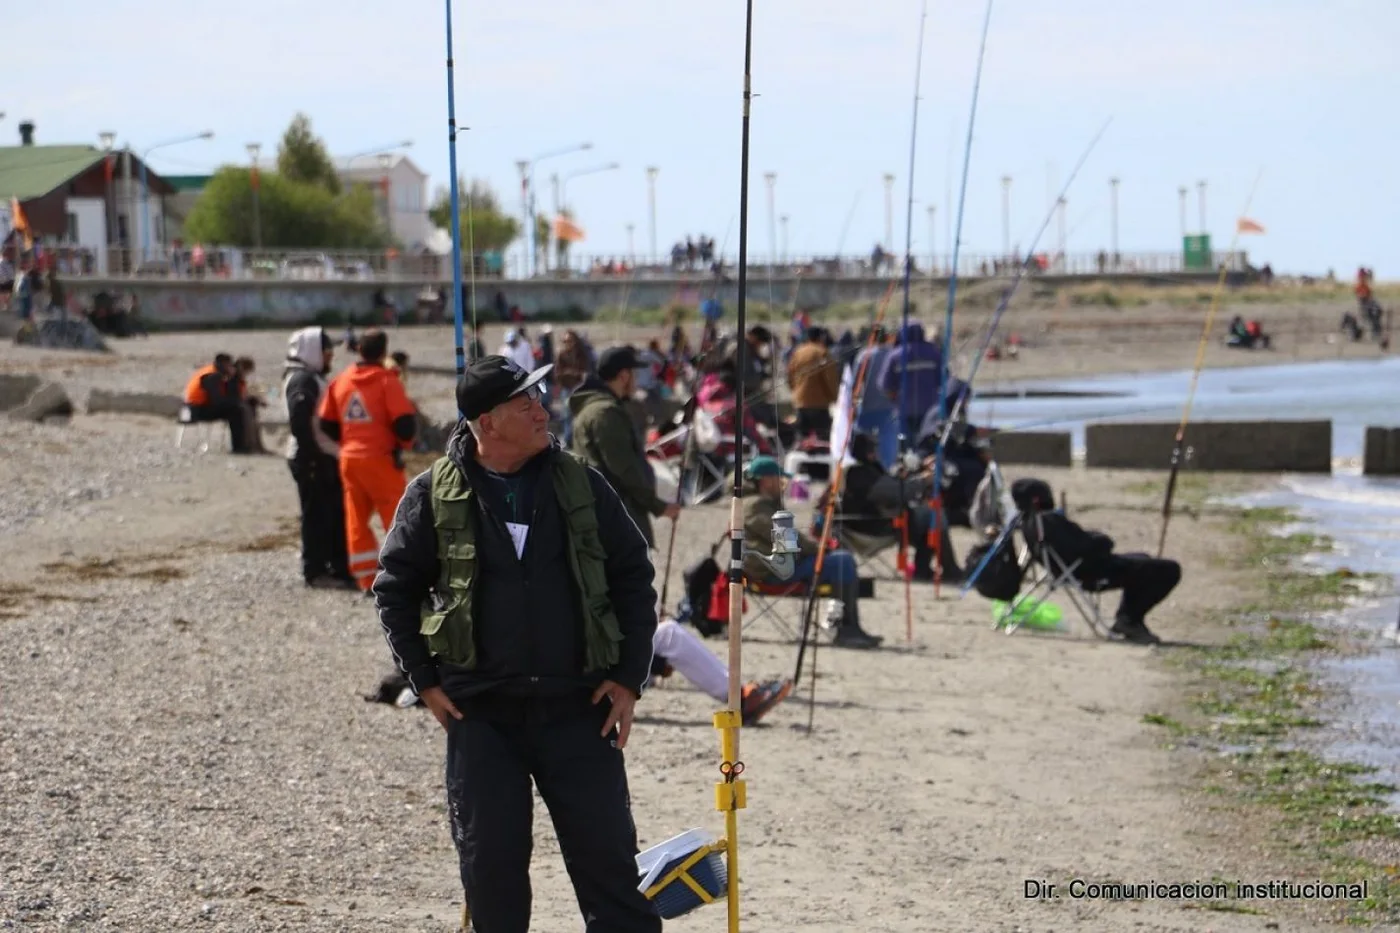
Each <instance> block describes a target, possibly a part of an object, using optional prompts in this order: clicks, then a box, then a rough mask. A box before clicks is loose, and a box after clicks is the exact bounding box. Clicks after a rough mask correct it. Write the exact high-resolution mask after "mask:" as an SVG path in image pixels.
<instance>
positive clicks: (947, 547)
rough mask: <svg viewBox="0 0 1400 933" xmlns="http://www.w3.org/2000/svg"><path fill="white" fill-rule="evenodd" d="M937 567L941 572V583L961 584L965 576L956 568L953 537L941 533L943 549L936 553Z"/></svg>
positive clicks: (956, 557)
mask: <svg viewBox="0 0 1400 933" xmlns="http://www.w3.org/2000/svg"><path fill="white" fill-rule="evenodd" d="M938 565H939V567H940V568H941V569H942V571H943V576H942V582H943V583H962V582H963V581H964V580H965V579H967V576H966V574H964V573H963V572H962V569H961V568H960V567H958V556H957V555H956V554H954V553H953V536H952V535H950V534H948V532H947V531H946V530H944V532H943V547H942V548H941V549H940V550H939V552H938Z"/></svg>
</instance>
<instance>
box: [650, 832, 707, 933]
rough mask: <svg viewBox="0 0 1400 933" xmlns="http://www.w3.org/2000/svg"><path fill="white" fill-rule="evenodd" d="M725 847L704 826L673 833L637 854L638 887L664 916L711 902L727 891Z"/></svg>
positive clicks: (676, 915)
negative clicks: (673, 834) (639, 878)
mask: <svg viewBox="0 0 1400 933" xmlns="http://www.w3.org/2000/svg"><path fill="white" fill-rule="evenodd" d="M724 848H725V846H724V842H723V841H721V840H717V839H715V837H714V836H713V835H711V834H710V833H707V832H706V831H705V830H703V829H691V830H687V831H685V832H683V833H681V834H680V835H679V836H672V837H671V838H670V839H667V840H666V841H665V842H662V843H660V844H658V845H654V846H652V847H651V848H650V849H647V850H646V851H645V852H641V853H639V854H638V855H637V873H638V874H639V875H640V876H641V881H640V883H639V884H638V885H637V889H638V890H639V891H641V892H642V893H643V894H645V895H646V898H647V900H649V901H651V903H652V906H653V907H654V908H655V909H656V912H657V913H658V914H660V915H661V917H662V918H663V919H666V920H673V919H675V918H676V917H679V916H682V915H683V914H688V913H690V912H691V911H692V910H694V909H695V908H697V907H703V906H704V905H706V904H712V903H714V902H715V901H717V900H720V899H721V898H723V897H725V896H726V895H728V893H729V872H728V868H727V866H726V865H725V862H724Z"/></svg>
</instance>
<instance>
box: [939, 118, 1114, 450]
mask: <svg viewBox="0 0 1400 933" xmlns="http://www.w3.org/2000/svg"><path fill="white" fill-rule="evenodd" d="M1112 122H1113V118H1112V117H1109V118H1108V119H1107V120H1105V121H1104V124H1103V126H1101V127H1099V131H1098V132H1097V133H1095V134H1094V138H1093V139H1091V140H1089V145H1088V146H1086V147H1085V149H1084V153H1083V155H1081V156H1080V157H1079V161H1078V162H1076V163H1075V165H1074V170H1073V171H1071V172H1070V173H1069V177H1068V178H1067V179H1065V184H1064V187H1063V188H1061V189H1060V196H1059V198H1057V199H1056V205H1055V206H1052V207H1051V208H1050V210H1049V211H1048V212H1047V213H1046V215H1045V220H1044V221H1042V222H1041V224H1040V229H1039V230H1037V231H1036V234H1035V238H1034V239H1032V240H1031V245H1030V248H1029V249H1027V250H1026V258H1025V260H1024V261H1022V262H1021V264H1020V265H1019V266H1017V268H1016V274H1015V275H1014V276H1013V277H1012V279H1011V284H1010V285H1008V286H1007V287H1006V290H1005V291H1004V292H1003V293H1002V296H1001V300H1000V301H999V302H997V307H996V310H995V311H993V312H992V317H991V320H990V321H989V322H988V324H987V334H986V336H985V337H983V338H982V343H981V344H980V345H979V346H978V348H977V354H976V355H975V356H974V357H973V358H972V368H971V369H969V370H968V374H967V378H966V379H965V380H963V384H964V386H966V388H965V389H964V390H963V391H962V392H961V393H960V394H959V395H958V399H957V401H956V402H954V403H953V408H952V410H951V411H950V412H949V413H948V417H947V418H946V419H944V422H943V434H942V436H940V437H939V439H938V450H939V451H942V450H943V448H944V447H945V446H946V445H947V443H948V438H949V437H951V436H952V433H953V425H954V423H955V422H956V421H957V420H958V416H959V415H960V414H961V413H962V410H963V409H964V408H965V407H966V406H967V403H968V400H969V398H970V397H971V395H972V383H973V381H974V380H975V379H976V378H977V370H978V369H980V368H981V366H982V361H983V360H984V359H986V357H987V349H988V348H989V347H990V346H991V345H992V340H993V338H994V337H995V336H996V332H997V328H998V327H999V326H1000V325H1001V316H1002V315H1003V314H1005V313H1006V309H1007V308H1008V307H1009V306H1010V305H1011V299H1012V297H1013V296H1014V295H1015V294H1016V289H1017V288H1019V287H1020V285H1021V280H1022V279H1023V278H1025V275H1026V271H1027V270H1028V269H1030V267H1031V265H1032V264H1033V263H1034V262H1035V250H1036V247H1037V246H1038V245H1039V244H1040V238H1041V237H1043V236H1045V231H1046V230H1049V229H1050V222H1051V221H1052V220H1054V219H1055V211H1056V209H1057V207H1058V201H1059V199H1060V198H1063V197H1064V196H1065V195H1066V194H1067V193H1068V192H1069V189H1070V186H1071V185H1073V184H1074V180H1075V178H1077V177H1078V176H1079V172H1080V170H1081V169H1082V168H1084V163H1085V162H1087V161H1088V160H1089V154H1090V153H1092V152H1093V151H1094V147H1096V146H1097V145H1098V144H1099V140H1100V139H1102V138H1103V134H1104V133H1105V132H1107V131H1108V126H1109V124H1110V123H1112ZM944 364H945V365H946V366H949V367H951V366H952V361H951V360H945V361H944Z"/></svg>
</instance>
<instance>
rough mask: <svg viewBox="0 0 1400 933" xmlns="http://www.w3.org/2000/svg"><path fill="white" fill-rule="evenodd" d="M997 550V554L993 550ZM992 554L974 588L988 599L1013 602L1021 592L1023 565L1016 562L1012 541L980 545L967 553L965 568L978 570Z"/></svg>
mask: <svg viewBox="0 0 1400 933" xmlns="http://www.w3.org/2000/svg"><path fill="white" fill-rule="evenodd" d="M993 548H996V551H995V553H992V549H993ZM989 553H992V556H991V559H990V560H988V561H987V565H986V566H985V567H983V568H982V572H981V573H979V574H978V575H977V580H976V581H975V582H974V583H973V587H974V588H975V589H976V590H977V592H978V593H979V594H981V595H982V596H984V597H986V598H987V599H997V600H1001V601H1002V602H1007V603H1009V602H1011V601H1012V600H1013V599H1015V598H1016V596H1017V594H1019V593H1020V592H1021V574H1022V570H1021V564H1020V562H1019V561H1017V560H1016V548H1015V547H1014V546H1013V545H1012V544H1011V541H1010V539H1009V538H1008V539H1005V540H1001V541H989V542H987V543H985V544H979V545H977V546H976V547H974V548H972V550H970V551H968V552H967V560H966V561H964V566H966V567H972V568H976V567H978V566H979V565H981V563H982V561H983V559H984V558H986V557H987V555H988V554H989Z"/></svg>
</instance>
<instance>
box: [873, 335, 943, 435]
mask: <svg viewBox="0 0 1400 933" xmlns="http://www.w3.org/2000/svg"><path fill="white" fill-rule="evenodd" d="M906 359H907V360H908V364H907V365H908V370H909V387H908V388H909V394H908V396H907V397H906V398H904V400H903V405H902V406H900V405H899V399H900V394H901V392H902V391H903V390H904V370H905V366H906V364H905V360H906ZM942 383H943V351H942V350H940V349H939V348H938V347H937V346H935V345H934V344H932V343H930V342H929V341H927V340H925V339H924V326H923V325H922V324H918V323H910V324H909V325H907V326H906V327H905V328H904V330H903V332H901V334H900V337H899V345H898V346H896V347H895V348H894V349H893V350H892V351H890V354H889V355H888V356H887V357H885V362H884V365H883V366H882V368H881V371H880V388H881V389H884V390H885V394H886V395H887V396H889V397H890V398H893V399H895V401H896V406H897V407H900V410H901V411H902V412H903V414H904V417H906V418H912V419H917V420H922V419H923V417H924V414H925V413H926V412H928V410H929V409H931V408H933V407H934V406H936V405H937V404H938V393H939V391H940V387H941V385H942Z"/></svg>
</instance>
